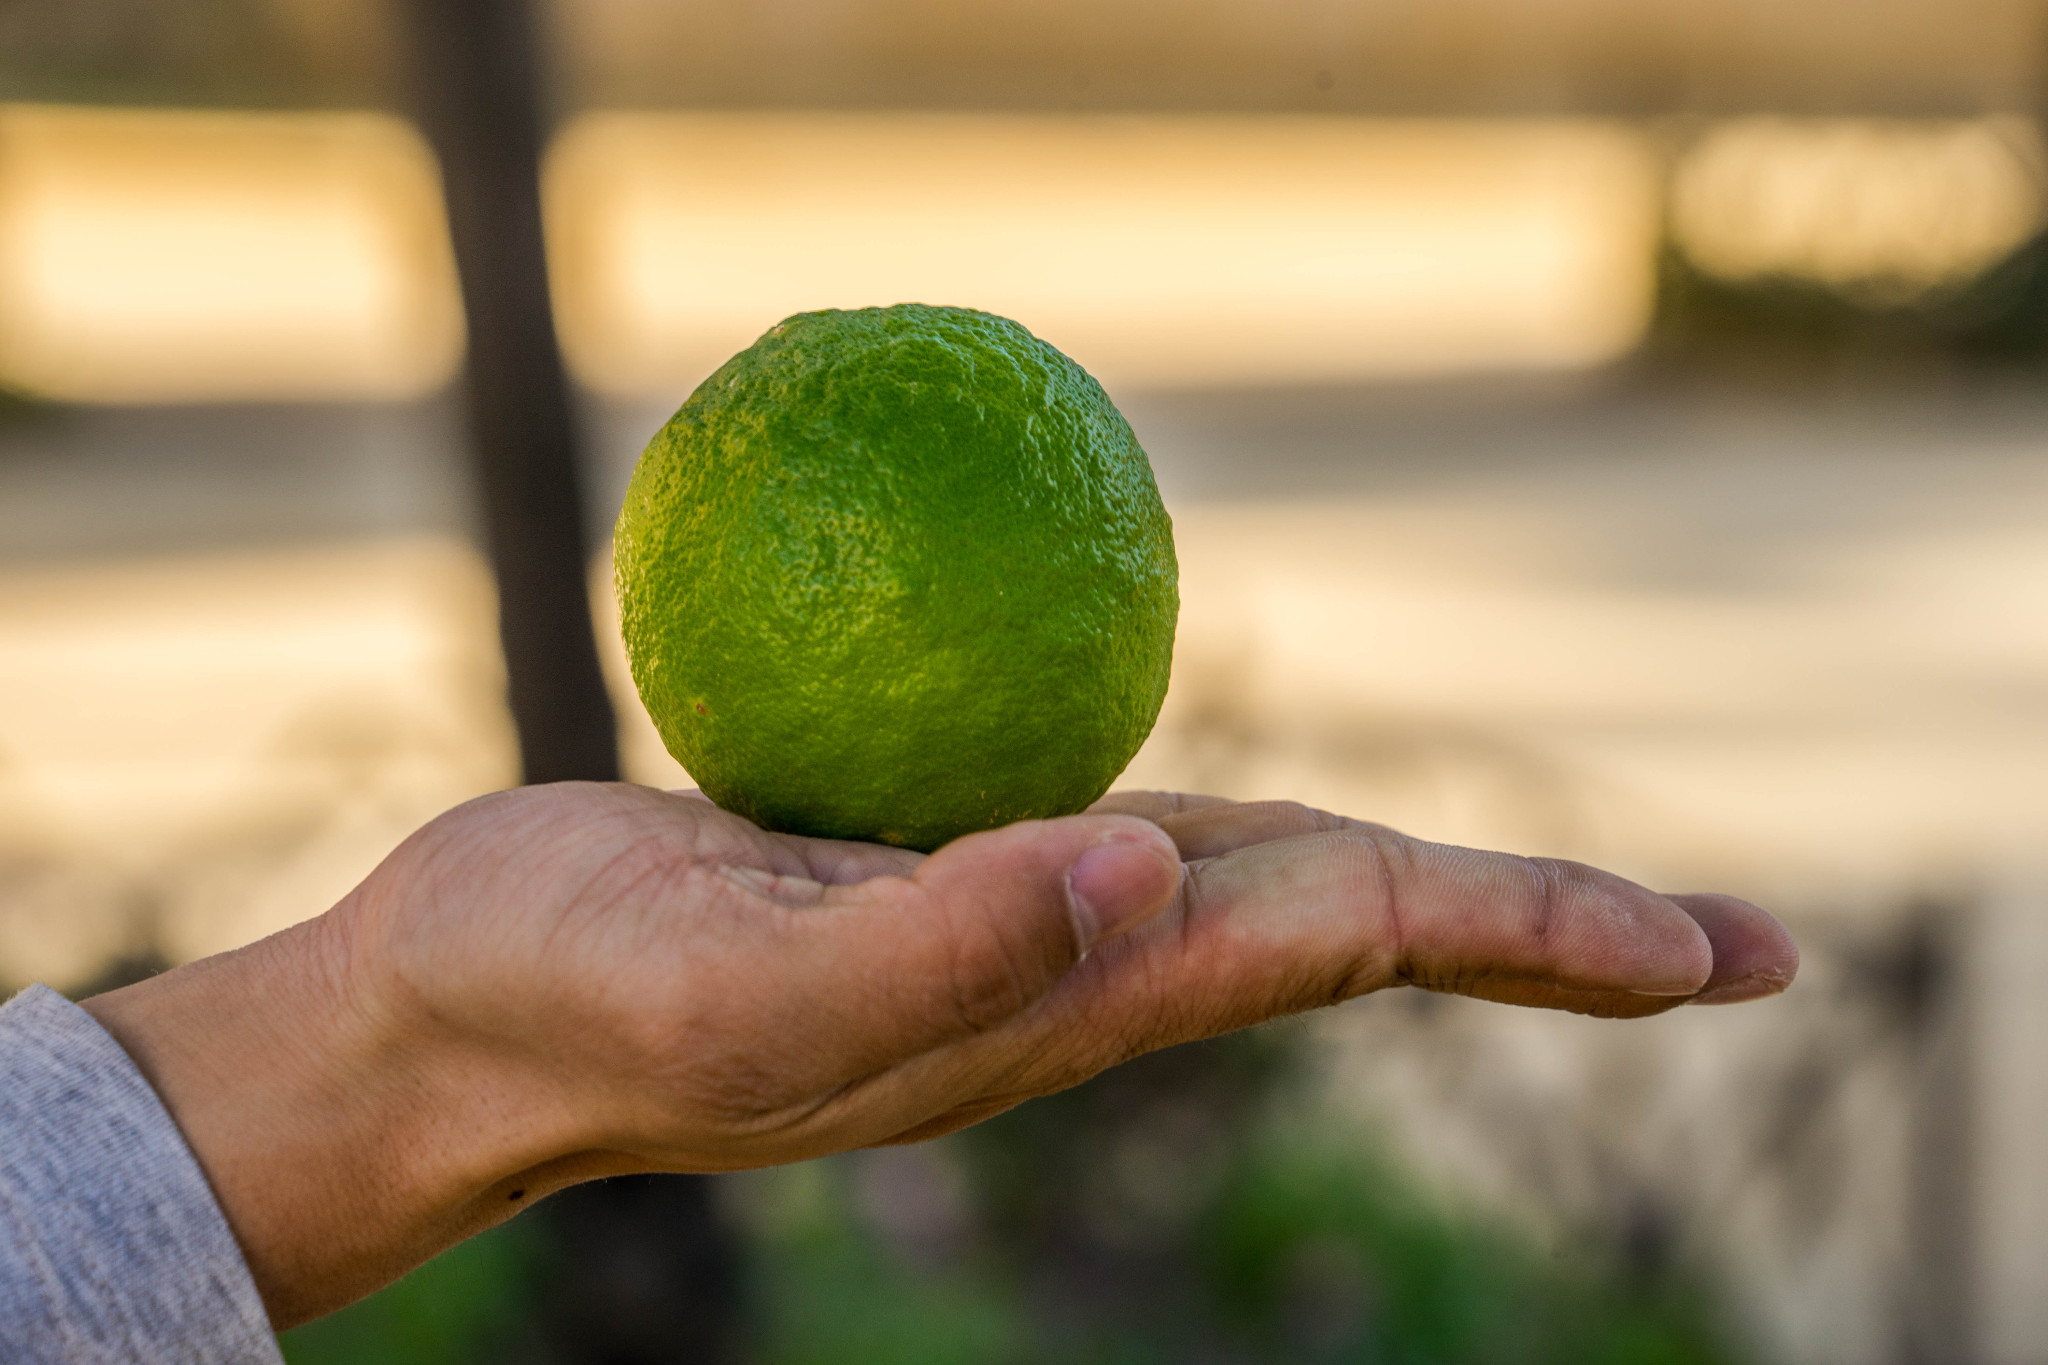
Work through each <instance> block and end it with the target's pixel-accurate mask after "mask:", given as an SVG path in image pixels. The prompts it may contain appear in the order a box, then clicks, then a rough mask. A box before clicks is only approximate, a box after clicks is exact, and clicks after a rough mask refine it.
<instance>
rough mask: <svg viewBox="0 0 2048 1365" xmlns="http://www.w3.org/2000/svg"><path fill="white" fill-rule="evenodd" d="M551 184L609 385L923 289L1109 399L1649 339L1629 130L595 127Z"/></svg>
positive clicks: (562, 260)
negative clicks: (1113, 388)
mask: <svg viewBox="0 0 2048 1365" xmlns="http://www.w3.org/2000/svg"><path fill="white" fill-rule="evenodd" d="M547 195H548V211H549V225H550V232H551V237H552V240H553V244H554V251H555V263H556V286H557V297H558V300H559V304H560V312H561V316H562V323H563V333H564V339H565V341H566V343H567V346H568V348H569V352H570V355H571V358H572V360H573V361H574V362H575V364H576V366H577V368H578V370H579V372H580V373H581V375H582V376H583V377H584V378H585V379H586V380H587V381H588V382H590V383H592V384H594V385H596V386H597V387H599V388H601V389H605V390H610V391H615V392H624V393H630V392H642V391H653V392H669V391H673V390H674V389H676V388H678V387H681V386H685V385H687V384H689V383H691V382H693V381H694V380H695V379H698V378H701V377H702V376H703V375H704V374H706V373H708V372H709V371H710V370H711V369H713V368H714V367H716V366H717V365H718V364H719V363H720V362H721V361H723V360H724V359H725V358H726V357H727V356H728V355H730V354H732V353H733V352H734V351H736V350H738V349H740V348H741V347H743V346H745V345H746V344H748V343H749V342H750V341H752V340H753V339H754V338H755V337H756V336H758V335H759V334H760V333H761V332H763V331H765V330H766V329H767V328H768V327H769V326H770V325H772V324H773V323H775V322H776V321H777V320H779V319H780V318H782V317H784V316H786V315H787V314H790V313H793V312H798V311H801V310H804V309H811V308H823V307H858V306H862V305H867V304H884V303H896V302H902V301H913V300H914V301H923V302H929V303H950V304H965V305H971V306H975V307H980V308H986V309H989V310H991V311H994V312H999V313H1004V314H1008V315H1010V316H1013V317H1016V318H1017V319H1019V320H1020V321H1022V322H1024V323H1025V324H1026V325H1028V326H1030V327H1031V328H1033V329H1034V330H1035V331H1037V332H1039V333H1040V334H1041V335H1042V336H1044V337H1046V338H1047V339H1048V340H1050V341H1052V342H1053V343H1055V344H1056V345H1058V346H1060V347H1062V348H1063V349H1065V350H1067V351H1068V352H1069V353H1071V354H1072V355H1073V356H1074V357H1075V358H1076V359H1078V360H1080V361H1081V362H1082V363H1083V364H1084V365H1087V366H1088V367H1089V368H1090V369H1092V370H1094V371H1095V372H1096V373H1098V374H1099V375H1100V376H1101V377H1102V378H1104V379H1105V380H1106V381H1107V382H1110V383H1112V384H1123V385H1187V384H1203V383H1247V382H1274V381H1281V382H1299V381H1309V380H1342V379H1352V378H1359V377H1366V376H1374V375H1416V374H1435V373H1443V372H1448V371H1467V370H1485V369H1501V368H1505V369H1520V368H1539V369H1550V368H1559V367H1575V366H1584V365H1594V364H1599V363H1601V362H1603V361H1607V360H1611V359H1613V358H1614V357H1616V356H1618V355H1620V354H1621V353H1623V352H1625V351H1626V350H1628V349H1629V348H1630V347H1631V346H1632V345H1634V344H1635V342H1636V341H1637V339H1638V338H1639V337H1640V335H1641V333H1642V330H1643V327H1644V323H1645V320H1646V319H1647V317H1648V315H1649V309H1650V303H1651V278H1652V271H1651V261H1652V256H1653V251H1654V245H1655V236H1656V217H1657V209H1656V200H1657V177H1656V168H1655V164H1654V161H1653V158H1652V157H1651V155H1650V153H1649V151H1648V149H1647V146H1646V144H1645V142H1644V140H1643V139H1642V138H1641V137H1640V136H1639V135H1638V134H1636V133H1634V132H1631V131H1629V130H1628V129H1626V128H1624V127H1620V126H1616V125H1610V124H1600V123H1587V122H1542V121H1535V122H1512V123H1510V122H1452V121H1446V122H1433V123H1431V122H1390V121H1385V120H1370V119H1338V118H1310V117H1299V118H1219V117H1143V118H1138V117H1115V118H1062V117H1046V116H982V115H976V116H965V115H922V114H808V113H766V114H739V113H704V114H660V115H642V114H601V115H591V116H586V117H584V118H582V119H579V120H578V121H576V122H575V123H574V124H572V125H571V126H570V127H569V129H568V130H567V131H566V132H565V133H564V134H563V135H562V136H561V137H560V139H558V141H557V143H556V145H555V148H554V151H553V153H552V155H551V157H550V159H549V163H548V173H547Z"/></svg>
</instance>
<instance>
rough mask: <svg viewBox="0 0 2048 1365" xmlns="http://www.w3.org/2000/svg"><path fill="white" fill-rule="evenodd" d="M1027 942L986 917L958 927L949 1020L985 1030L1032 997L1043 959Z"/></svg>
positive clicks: (966, 1028)
mask: <svg viewBox="0 0 2048 1365" xmlns="http://www.w3.org/2000/svg"><path fill="white" fill-rule="evenodd" d="M1032 957H1033V955H1032V953H1031V951H1030V945H1029V944H1026V943H1023V942H1020V941H1019V938H1018V936H1017V935H1015V934H1013V933H1006V932H1004V930H1003V929H1002V928H1001V927H1000V926H999V925H998V924H996V923H995V922H993V921H992V920H991V919H989V918H983V917H976V918H975V919H973V920H971V921H970V922H969V923H967V924H966V925H962V926H957V927H956V929H955V931H954V934H953V937H952V953H951V960H950V964H949V966H950V970H949V972H948V974H947V985H948V988H949V993H950V1002H951V1006H952V1011H953V1017H954V1022H955V1023H956V1024H957V1025H958V1026H959V1028H960V1030H961V1031H962V1032H964V1033H968V1034H975V1033H985V1032H987V1031H988V1030H989V1029H991V1028H993V1027H995V1026H996V1025H997V1024H999V1023H1001V1022H1002V1021H1003V1020H1005V1019H1008V1018H1009V1017H1010V1016H1012V1015H1014V1014H1016V1013H1017V1012H1018V1011H1019V1010H1021V1009H1023V1008H1024V1007H1025V1006H1026V1005H1028V1004H1030V1003H1031V1002H1032V1000H1034V999H1036V998H1037V996H1038V994H1039V991H1040V989H1041V987H1042V983H1043V981H1044V979H1045V975H1046V969H1045V966H1044V964H1042V963H1039V962H1034V961H1033V960H1032Z"/></svg>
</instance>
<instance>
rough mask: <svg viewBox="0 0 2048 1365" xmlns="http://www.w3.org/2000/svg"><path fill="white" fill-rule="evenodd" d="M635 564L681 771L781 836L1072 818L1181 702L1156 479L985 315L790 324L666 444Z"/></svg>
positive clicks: (697, 404) (1061, 378)
mask: <svg viewBox="0 0 2048 1365" xmlns="http://www.w3.org/2000/svg"><path fill="white" fill-rule="evenodd" d="M615 556H616V565H617V590H618V596H619V605H620V614H621V620H622V629H623V633H624V635H625V640H626V646H627V653H628V657H629V658H630V660H631V662H632V669H633V679H634V682H635V683H636V684H637V685H638V687H639V689H640V695H641V697H642V699H643V700H644V701H645V702H646V704H647V709H648V712H649V713H650V714H651V715H652V716H653V718H654V722H655V725H656V726H657V728H658V729H659V730H660V732H661V736H662V739H663V741H664V742H665V743H666V744H667V746H668V749H669V752H671V753H672V754H674V755H675V756H676V758H677V759H678V760H679V761H680V762H681V763H682V764H683V766H684V767H685V768H687V769H688V770H689V771H690V773H691V775H692V776H693V777H695V778H696V779H697V781H698V782H699V783H700V784H702V786H703V788H704V790H705V792H706V794H707V795H709V796H710V797H711V798H712V799H713V800H714V801H716V802H718V804H719V805H721V806H723V807H725V808H726V809H728V810H732V811H735V812H737V813H739V814H741V815H744V816H746V817H747V818H749V819H751V820H753V821H755V822H757V823H759V824H761V825H762V826H764V827H766V828H769V829H774V830H781V831H784V832H789V833H798V834H810V835H820V836H826V837H832V838H841V839H864V840H872V841H877V842H881V843H889V844H896V845H900V846H903V847H908V848H916V849H931V848H935V847H937V846H938V845H940V844H942V843H945V842H946V841H947V840H950V839H953V838H956V837H958V836H960V835H962V834H967V833H970V832H972V831H975V830H979V829H987V828H991V827H993V826H996V825H1001V824H1007V823H1009V822H1011V821H1014V820H1023V819H1032V818H1042V817H1049V816H1056V815H1066V814H1072V813H1073V812H1076V811H1079V810H1081V809H1083V808H1085V807H1086V806H1087V805H1088V804H1089V803H1090V802H1091V801H1093V800H1095V798H1097V797H1098V796H1100V795H1101V794H1102V793H1103V792H1104V791H1106V790H1107V789H1108V787H1109V784H1110V783H1111V782H1112V781H1114V780H1115V778H1116V775H1117V774H1118V773H1120V772H1121V771H1122V770H1123V768H1124V766H1125V765H1126V764H1128V763H1129V762H1130V759H1131V757H1132V755H1133V754H1135V753H1136V752H1137V750H1138V746H1139V745H1140V744H1141V743H1143V742H1144V739H1145V736H1146V735H1147V734H1148V733H1150V731H1151V728H1152V725H1153V722H1154V721H1155V720H1156V719H1157V717H1158V714H1159V706H1160V703H1161V701H1162V700H1163V699H1164V697H1165V695H1166V684H1167V676H1168V672H1169V670H1170V667H1171V664H1172V654H1173V632H1174V623H1175V620H1176V617H1177V615H1178V612H1179V591H1178V569H1177V566H1176V563H1175V559H1174V552H1173V530H1172V524H1171V522H1170V521H1169V520H1168V518H1167V515H1166V510H1165V507H1164V506H1163V505H1162V504H1161V502H1160V499H1159V491H1158V488H1157V486H1156V485H1155V484H1154V482H1153V478H1152V470H1151V465H1150V463H1149V462H1148V461H1147V460H1146V458H1145V453H1144V451H1143V450H1141V449H1140V448H1139V446H1138V442H1137V439H1136V438H1135V437H1134V436H1133V435H1132V433H1131V429H1130V426H1129V425H1128V424H1127V423H1126V422H1125V421H1124V419H1123V417H1122V415H1121V414H1120V413H1118V412H1117V410H1116V408H1115V407H1114V405H1112V404H1111V403H1110V401H1109V398H1108V396H1107V395H1106V394H1104V393H1103V391H1102V389H1101V386H1099V385H1098V384H1096V382H1095V381H1094V380H1093V379H1091V378H1090V377H1089V376H1088V375H1087V373H1086V372H1084V371H1083V370H1082V369H1081V368H1080V366H1078V365H1076V364H1074V363H1073V362H1072V361H1071V360H1068V359H1067V358H1066V357H1065V356H1063V355H1061V354H1060V353H1059V352H1058V351H1056V350H1054V349H1053V348H1052V347H1051V346H1048V345H1046V344H1045V343H1044V342H1042V341H1040V340H1038V339H1037V338H1036V337H1034V336H1032V335H1031V334H1030V333H1029V332H1028V331H1026V330H1025V329H1024V328H1022V327H1020V326H1019V325H1017V324H1016V323H1014V322H1010V321H1008V320H1006V319H1003V318H998V317H994V316H992V315H990V314H986V313H978V312H973V311H970V310H966V309H959V308H935V307H928V306H925V305H921V304H904V305H899V306H897V307H894V308H869V309H861V310H857V311H847V312H842V311H836V310H834V311H827V312H818V313H802V314H798V315H797V316H795V317H792V318H789V319H787V320H786V321H784V322H782V323H781V324H779V325H778V326H776V327H775V328H773V329H772V330H771V331H769V333H768V334H767V335H765V336H763V337H762V338H761V339H760V340H759V341H758V342H756V343H755V344H754V345H753V346H751V347H749V348H748V349H747V350H745V351H743V352H741V353H740V354H739V355H737V356H735V357H733V359H732V360H730V361H728V362H727V363H726V364H725V365H724V366H723V367H722V368H721V369H720V370H719V371H718V372H717V373H716V374H714V375H712V376H711V378H710V379H708V380H706V381H705V382H704V383H703V385H701V386H700V387H699V388H698V389H697V391H696V392H695V393H693V394H691V395H690V398H689V400H688V401H687V402H685V403H684V404H683V406H682V408H681V409H680V410H679V411H678V412H677V413H676V415H675V416H674V417H673V418H672V419H671V420H670V421H669V423H668V424H667V425H666V426H665V427H663V428H662V430H661V431H660V433H658V434H657V435H656V436H655V438H654V440H653V441H652V442H651V443H650V444H649V446H648V447H647V450H646V453H645V454H643V455H642V456H641V458H640V463H639V465H638V467H637V468H636V469H635V470H634V473H633V479H632V483H631V485H630V486H629V488H628V490H627V494H626V502H625V507H624V510H623V511H622V512H621V513H620V515H619V522H618V530H617V538H616V542H615Z"/></svg>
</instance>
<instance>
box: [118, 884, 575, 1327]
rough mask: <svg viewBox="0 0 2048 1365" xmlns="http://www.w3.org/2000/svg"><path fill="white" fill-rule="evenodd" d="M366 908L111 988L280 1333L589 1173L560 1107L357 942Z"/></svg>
mask: <svg viewBox="0 0 2048 1365" xmlns="http://www.w3.org/2000/svg"><path fill="white" fill-rule="evenodd" d="M353 909H354V907H353V904H352V902H351V901H345V902H343V904H342V905H341V906H339V907H337V908H336V909H335V910H333V911H330V912H329V913H328V914H327V915H324V916H321V917H320V918H319V919H316V920H312V921H309V922H307V923H305V924H302V925H299V926H296V927H295V928H293V929H290V930H287V931H285V932H284V933H281V934H278V935H275V936H273V937H271V938H269V939H265V940H263V941H262V942H260V943H256V944H252V945H251V946H249V947H247V948H243V949H240V950H237V951H236V952H232V953H226V954H222V955H220V956H218V957H214V958H208V959H205V960H203V961H200V962H195V963H191V964H188V965H186V966H184V967H180V968H177V969H175V970H173V971H170V972H166V973H164V974H163V975H161V976H158V977H155V978H152V979H151V980H148V981H145V982H141V983H138V984H137V985H134V986H130V987H126V988H124V989H122V990H119V991H113V992H110V993H108V994H106V995H102V996H96V997H94V998H93V999H91V1000H88V1001H86V1002H85V1008H86V1009H87V1010H88V1011H90V1012H91V1013H92V1014H93V1015H94V1017H95V1018H96V1019H97V1020H98V1021H99V1022H100V1024H101V1026H102V1027H104V1028H105V1029H106V1030H107V1031H108V1032H109V1033H110V1034H112V1035H113V1037H114V1038H115V1039H116V1040H117V1041H118V1042H120V1043H121V1045H122V1046H123V1047H124V1048H125V1049H126V1050H127V1051H128V1053H129V1055H130V1056H131V1057H132V1058H133V1059H134V1060H135V1062H136V1064H137V1065H138V1067H140V1069H141V1070H142V1072H143V1074H144V1075H145V1076H146V1077H147V1078H148V1079H149V1081H150V1083H151V1085H152V1086H154V1087H155V1089H156V1091H157V1094H158V1095H159V1097H160V1098H161V1099H162V1100H163V1102H164V1105H165V1107H166V1109H168V1110H169V1112H170V1114H171V1117H172V1118H173V1119H174V1120H175V1121H176V1122H177V1124H178V1127H179V1129H180V1131H181V1132H182V1133H183V1134H184V1137H185V1140H186V1143H187V1144H188V1145H189V1146H190V1147H191V1149H192V1151H193V1154H194V1155H195V1156H196V1157H197V1159H198V1161H199V1164H200V1167H201V1168H202V1169H203V1170H204V1171H205V1173H206V1177H207V1179H208V1181H209V1183H210V1184H211V1185H212V1187H213V1191H214V1195H215V1198H216V1199H217V1200H218V1201H219V1203H220V1205H221V1210H222V1212H223V1214H225V1216H226V1218H227V1221H228V1224H229V1226H230V1228H231V1229H232V1230H233V1232H234V1234H235V1237H236V1240H237V1241H238V1242H239V1243H240V1245H241V1247H242V1251H243V1256H244V1259H245V1260H246V1261H247V1263H248V1265H249V1269H250V1273H251V1275H252V1276H253V1277H254V1279H255V1282H256V1287H257V1289H258V1291H259V1292H260V1293H261V1294H262V1296H263V1301H264V1305H265V1307H266V1308H267V1309H268V1310H269V1312H270V1315H271V1320H272V1322H273V1324H274V1325H276V1326H277V1327H279V1328H283V1327H287V1326H290V1325H293V1324H295V1323H297V1322H301V1321H305V1320H306V1319H308V1318H312V1317H316V1316H318V1315H319V1314H321V1313H325V1312H329V1311H331V1310H332V1309H334V1308H338V1307H340V1306H342V1305H343V1304H346V1303H348V1302H351V1301H353V1300H354V1299H356V1298H359V1297H361V1296H362V1295H364V1294H366V1293H369V1292H370V1291H372V1290H374V1289H376V1288H377V1287H379V1286H380V1285H382V1284H384V1283H387V1282H388V1281H390V1280H391V1279H394V1278H396V1277H397V1276H398V1275H400V1274H403V1273H404V1272H405V1271H406V1270H407V1269H409V1268H411V1267H412V1266H414V1265H417V1264H419V1263H420V1262H422V1261H424V1260H426V1259H427V1258H428V1257H430V1256H432V1255H434V1254H435V1253H437V1252H438V1251H440V1250H442V1249H443V1248H445V1247H447V1246H450V1245H453V1244H454V1243H455V1242H457V1241H460V1240H461V1239H463V1238H464V1237H467V1236H470V1235H472V1234H473V1233H475V1232H478V1231H481V1230H482V1229H483V1228H485V1227H488V1226H490V1225H491V1224H493V1223H495V1222H497V1221H499V1220H500V1219H502V1218H504V1217H506V1216H508V1215H509V1214H511V1213H515V1212H517V1211H518V1210H519V1209H520V1208H523V1207H524V1206H525V1205H526V1204H527V1203H530V1202H532V1201H533V1200H534V1199H536V1198H538V1197H540V1195H541V1194H543V1193H545V1192H547V1190H549V1189H553V1188H557V1187H559V1186H560V1185H563V1184H567V1183H570V1181H572V1180H574V1179H577V1178H581V1177H582V1174H583V1173H582V1172H581V1171H580V1170H579V1169H578V1166H579V1159H578V1158H577V1157H576V1156H575V1155H574V1153H575V1152H576V1150H577V1143H576V1140H575V1136H574V1135H573V1134H572V1133H569V1132H568V1131H566V1126H565V1125H563V1124H561V1123H559V1122H553V1121H552V1120H551V1116H552V1115H554V1114H555V1113H556V1112H557V1111H558V1110H559V1109H560V1106H555V1105H551V1104H548V1103H545V1102H544V1101H545V1097H544V1096H539V1095H535V1094H532V1093H527V1090H528V1082H529V1080H530V1078H529V1077H527V1076H525V1075H523V1074H522V1073H521V1070H520V1069H519V1068H518V1067H516V1066H509V1065H499V1064H495V1063H494V1059H492V1058H490V1057H489V1056H478V1055H470V1053H469V1050H468V1049H466V1048H465V1046H464V1044H463V1042H462V1040H461V1039H459V1038H457V1037H454V1036H452V1035H451V1034H449V1033H448V1032H447V1031H446V1030H443V1029H441V1028H439V1027H437V1026H436V1023H435V1021H433V1020H432V1019H431V1018H414V1017H412V1015H413V1014H414V1013H415V1012H416V1010H415V1007H414V1006H413V1004H412V1002H410V1001H408V1000H407V999H406V998H405V997H404V995H403V994H402V993H401V992H397V991H394V990H392V989H389V988H388V986H387V984H386V983H384V982H381V981H379V980H378V979H377V977H378V973H377V971H376V968H375V965H374V964H371V963H364V962H362V961H360V960H358V958H357V956H356V955H355V954H354V953H353V952H352V951H351V938H352V935H351V932H350V930H351V916H352V914H353Z"/></svg>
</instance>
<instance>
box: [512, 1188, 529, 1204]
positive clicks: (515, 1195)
mask: <svg viewBox="0 0 2048 1365" xmlns="http://www.w3.org/2000/svg"><path fill="white" fill-rule="evenodd" d="M524 1198H526V1191H525V1190H514V1191H512V1201H513V1202H514V1203H516V1202H518V1201H519V1200H521V1199H524Z"/></svg>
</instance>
